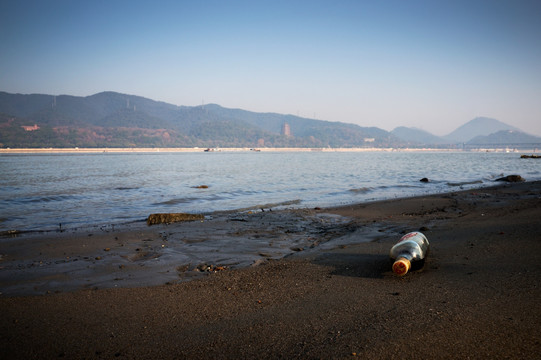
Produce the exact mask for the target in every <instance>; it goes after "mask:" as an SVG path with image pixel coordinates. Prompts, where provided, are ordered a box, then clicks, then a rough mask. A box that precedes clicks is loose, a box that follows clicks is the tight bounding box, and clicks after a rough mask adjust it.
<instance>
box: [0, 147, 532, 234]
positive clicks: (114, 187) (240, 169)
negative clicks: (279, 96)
mask: <svg viewBox="0 0 541 360" xmlns="http://www.w3.org/2000/svg"><path fill="white" fill-rule="evenodd" d="M510 174H519V175H521V176H522V177H524V178H526V179H527V180H539V179H541V161H535V160H533V161H532V160H524V159H520V154H517V153H482V152H226V151H224V152H212V153H203V152H201V153H178V152H174V153H173V152H172V153H97V154H20V155H13V154H9V155H6V154H4V155H0V231H6V230H21V231H24V230H54V229H58V228H59V226H60V224H62V225H61V226H62V228H63V229H69V228H78V227H81V226H87V225H100V224H106V225H110V224H120V223H128V222H132V221H139V220H143V219H145V218H146V217H147V216H148V215H149V214H151V213H160V212H189V213H203V214H208V213H212V212H215V211H224V210H239V209H240V210H247V209H258V208H262V209H279V208H309V207H316V206H318V207H325V206H334V205H345V204H351V203H359V202H367V201H373V200H381V199H389V198H396V197H406V196H414V195H422V194H433V193H441V192H449V191H455V190H460V189H468V188H479V187H483V186H490V185H494V180H495V179H496V178H498V177H500V176H503V175H510ZM424 177H426V178H428V179H430V182H428V183H424V182H420V181H419V180H420V179H421V178H424ZM202 185H204V186H202Z"/></svg>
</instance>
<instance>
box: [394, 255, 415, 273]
mask: <svg viewBox="0 0 541 360" xmlns="http://www.w3.org/2000/svg"><path fill="white" fill-rule="evenodd" d="M410 267H411V262H410V261H409V260H408V259H404V258H400V259H398V260H396V261H395V262H394V264H393V272H394V273H395V274H396V275H399V276H404V275H406V273H407V272H408V271H409V269H410Z"/></svg>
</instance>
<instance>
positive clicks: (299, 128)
mask: <svg viewBox="0 0 541 360" xmlns="http://www.w3.org/2000/svg"><path fill="white" fill-rule="evenodd" d="M472 141H473V143H472V144H511V143H512V144H515V145H516V144H522V143H528V144H532V143H538V144H541V138H539V137H535V136H532V135H528V134H525V133H524V132H522V131H520V130H519V129H516V128H514V127H512V126H510V125H507V124H504V123H502V122H500V121H498V120H495V119H489V118H476V119H473V120H471V121H469V122H468V123H466V124H464V125H462V126H461V127H459V128H458V129H456V130H455V131H453V132H452V133H450V134H449V135H447V136H445V137H438V136H435V135H432V134H430V133H428V132H426V131H423V130H419V129H415V128H406V127H398V128H396V129H394V130H393V131H391V132H388V131H385V130H383V129H380V128H378V127H361V126H358V125H354V124H347V123H342V122H332V121H323V120H315V119H308V118H303V117H299V116H294V115H283V114H277V113H256V112H250V111H246V110H241V109H228V108H224V107H221V106H219V105H215V104H206V105H201V106H193V107H190V106H176V105H172V104H167V103H164V102H159V101H154V100H150V99H147V98H144V97H140V96H135V95H126V94H121V93H116V92H101V93H98V94H94V95H91V96H86V97H77V96H70V95H60V96H53V95H42V94H31V95H23V94H10V93H6V92H0V147H3V148H7V147H10V148H18V147H31V148H44V147H60V148H62V147H251V148H253V147H264V146H266V147H309V148H322V147H325V148H326V147H331V148H337V147H344V148H349V147H385V148H387V147H393V148H401V147H426V146H432V147H446V148H457V147H461V146H464V144H465V143H471V142H472Z"/></svg>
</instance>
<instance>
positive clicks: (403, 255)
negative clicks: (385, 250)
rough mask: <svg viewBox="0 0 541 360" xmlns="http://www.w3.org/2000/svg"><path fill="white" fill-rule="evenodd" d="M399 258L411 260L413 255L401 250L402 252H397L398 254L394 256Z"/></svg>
mask: <svg viewBox="0 0 541 360" xmlns="http://www.w3.org/2000/svg"><path fill="white" fill-rule="evenodd" d="M400 258H402V259H406V260H408V261H411V260H412V259H413V255H412V254H410V253H409V252H403V253H400V254H398V256H397V257H396V259H397V260H398V259H400Z"/></svg>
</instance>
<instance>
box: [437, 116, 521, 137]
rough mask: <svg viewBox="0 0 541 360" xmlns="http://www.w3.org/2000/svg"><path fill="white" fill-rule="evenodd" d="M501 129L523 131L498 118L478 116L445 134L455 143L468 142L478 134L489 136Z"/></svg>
mask: <svg viewBox="0 0 541 360" xmlns="http://www.w3.org/2000/svg"><path fill="white" fill-rule="evenodd" d="M501 130H513V131H521V130H520V129H518V128H516V127H514V126H511V125H508V124H505V123H503V122H501V121H499V120H496V119H491V118H487V117H477V118H475V119H473V120H470V121H468V122H467V123H466V124H464V125H462V126H460V127H459V128H457V129H456V130H455V131H453V132H452V133H450V134H449V135H446V136H444V139H446V140H447V141H449V142H454V143H466V142H468V141H470V140H472V139H473V138H475V137H476V136H488V135H490V134H493V133H496V132H498V131H501Z"/></svg>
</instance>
